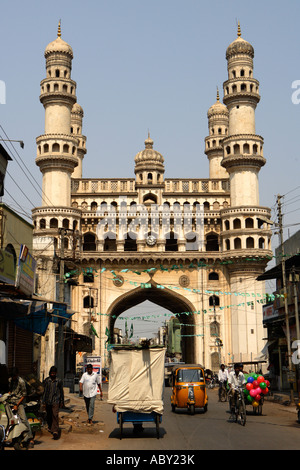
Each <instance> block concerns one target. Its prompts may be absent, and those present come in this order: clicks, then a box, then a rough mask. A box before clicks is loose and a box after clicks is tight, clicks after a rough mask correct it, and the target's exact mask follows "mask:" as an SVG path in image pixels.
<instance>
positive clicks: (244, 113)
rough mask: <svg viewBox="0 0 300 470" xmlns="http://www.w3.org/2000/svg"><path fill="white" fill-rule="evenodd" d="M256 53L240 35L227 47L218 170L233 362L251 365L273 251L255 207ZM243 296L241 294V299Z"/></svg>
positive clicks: (258, 150)
mask: <svg viewBox="0 0 300 470" xmlns="http://www.w3.org/2000/svg"><path fill="white" fill-rule="evenodd" d="M253 57H254V49H253V47H252V45H251V44H249V42H247V41H245V40H244V39H243V38H242V37H241V30H240V25H239V26H238V36H237V39H236V40H235V41H233V42H232V43H231V44H230V45H229V46H228V48H227V51H226V59H227V61H228V80H227V81H225V82H224V85H223V87H224V98H223V102H224V104H225V105H226V106H227V108H228V111H229V127H228V136H227V137H225V138H224V140H223V150H224V155H223V160H222V166H223V167H224V168H225V169H226V170H227V172H228V173H229V178H230V208H228V209H223V210H221V221H222V232H221V242H222V251H223V252H224V260H227V261H228V270H229V276H230V290H231V293H234V295H232V297H231V304H232V309H231V336H232V338H231V339H232V351H233V352H234V354H235V357H234V360H238V361H240V360H244V361H245V360H251V359H254V357H256V356H258V355H259V354H260V351H261V349H262V347H263V346H264V343H263V341H262V338H263V337H264V333H263V327H262V308H261V306H262V304H261V303H258V302H257V300H259V299H260V298H262V297H260V296H262V294H263V293H264V284H263V283H260V282H257V281H256V278H257V276H258V275H259V274H260V273H262V272H263V271H264V269H265V266H266V264H267V262H268V258H267V257H268V256H272V252H271V243H270V240H271V231H270V227H269V224H270V210H269V209H268V208H266V207H261V206H259V187H258V174H259V171H260V169H261V167H262V166H263V165H264V164H265V162H266V160H265V158H264V157H263V138H262V137H261V136H259V135H257V134H256V130H255V109H256V106H257V104H258V102H259V100H260V96H259V83H258V81H257V80H256V79H255V78H254V77H253ZM243 294H244V295H243Z"/></svg>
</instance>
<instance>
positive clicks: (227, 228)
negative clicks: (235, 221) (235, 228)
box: [224, 220, 230, 230]
mask: <svg viewBox="0 0 300 470" xmlns="http://www.w3.org/2000/svg"><path fill="white" fill-rule="evenodd" d="M224 224H225V230H229V228H230V224H229V220H225V222H224Z"/></svg>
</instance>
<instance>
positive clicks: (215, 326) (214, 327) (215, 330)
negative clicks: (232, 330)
mask: <svg viewBox="0 0 300 470" xmlns="http://www.w3.org/2000/svg"><path fill="white" fill-rule="evenodd" d="M219 331H220V325H219V323H218V322H217V321H213V322H212V323H211V324H210V336H214V337H215V338H218V337H219V336H220V334H219Z"/></svg>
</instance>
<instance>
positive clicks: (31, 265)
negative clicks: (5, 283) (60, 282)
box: [16, 245, 36, 295]
mask: <svg viewBox="0 0 300 470" xmlns="http://www.w3.org/2000/svg"><path fill="white" fill-rule="evenodd" d="M35 276H36V260H35V259H34V258H33V256H32V255H31V254H30V252H29V250H28V248H27V246H26V245H21V248H20V256H19V263H18V269H17V276H16V287H17V289H19V290H20V291H21V292H23V293H24V294H26V295H32V294H33V293H34V284H35Z"/></svg>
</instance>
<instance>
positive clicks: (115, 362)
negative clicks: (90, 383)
mask: <svg viewBox="0 0 300 470" xmlns="http://www.w3.org/2000/svg"><path fill="white" fill-rule="evenodd" d="M165 351H166V350H165V348H163V347H161V346H153V347H151V346H150V347H143V346H142V347H138V346H133V345H132V346H129V345H128V346H125V345H114V346H113V347H112V349H111V350H110V352H111V360H110V377H109V388H108V400H107V401H108V403H111V404H112V405H113V411H115V412H117V423H118V425H119V429H120V439H122V437H123V430H124V424H125V423H132V424H133V432H134V433H135V434H137V433H139V432H142V431H143V430H144V429H143V423H154V424H155V428H156V437H157V439H159V437H160V429H159V425H160V423H161V422H162V415H163V392H164V365H165Z"/></svg>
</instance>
